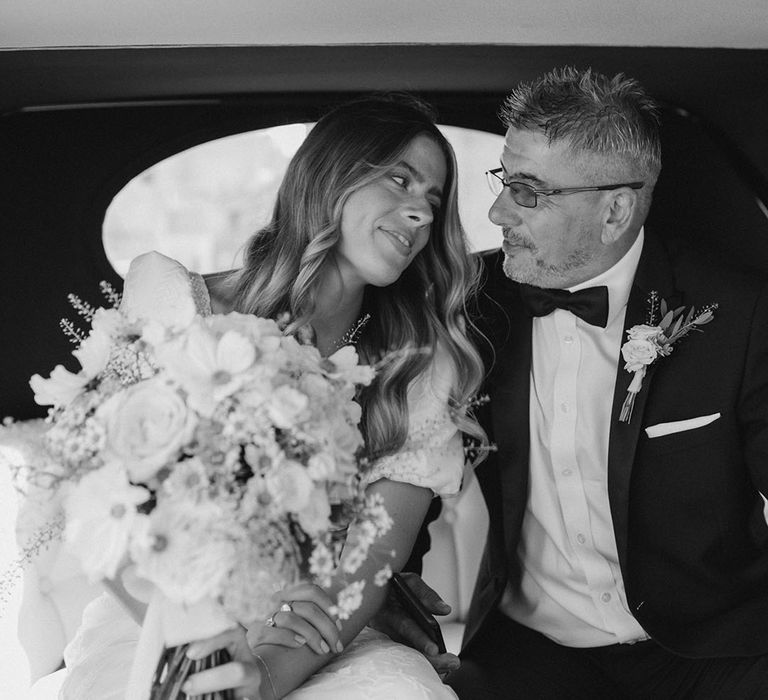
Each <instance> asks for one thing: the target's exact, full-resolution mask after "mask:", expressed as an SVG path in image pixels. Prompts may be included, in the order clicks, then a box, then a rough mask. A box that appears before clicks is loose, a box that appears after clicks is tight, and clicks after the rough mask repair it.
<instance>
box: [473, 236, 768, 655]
mask: <svg viewBox="0 0 768 700" xmlns="http://www.w3.org/2000/svg"><path fill="white" fill-rule="evenodd" d="M502 260H503V254H501V253H500V252H497V253H494V254H491V255H489V256H486V258H485V264H486V271H485V281H484V285H483V292H482V294H481V298H480V301H479V309H478V318H477V324H478V327H479V329H480V330H481V331H482V332H483V333H484V334H485V335H486V336H487V338H488V339H489V340H490V345H489V344H488V343H486V342H484V341H482V340H481V341H479V344H480V347H481V348H484V354H485V359H486V367H487V375H486V385H485V388H484V393H486V394H488V396H489V397H490V401H489V402H488V403H487V404H486V405H485V406H484V407H483V409H482V415H481V416H480V418H481V422H482V423H483V425H484V427H485V428H486V430H487V431H488V435H489V438H490V440H491V442H492V443H495V445H496V446H497V451H496V452H492V453H491V454H490V456H489V458H488V459H487V460H486V461H485V462H484V463H482V464H481V465H480V466H479V467H478V470H477V475H478V478H479V481H480V485H481V488H482V490H483V494H484V496H485V500H486V503H487V505H488V510H489V515H490V529H489V534H488V540H487V544H486V548H485V552H484V555H483V558H482V562H481V565H480V572H479V575H478V581H477V585H476V588H475V592H474V596H473V600H472V604H471V607H470V611H469V617H468V621H467V627H466V631H465V636H464V646H465V648H466V647H467V646H468V645H471V644H472V641H473V639H476V638H477V636H478V635H482V633H483V624H484V621H485V620H486V618H487V615H488V613H489V612H490V611H491V610H492V609H493V608H495V607H496V606H497V605H498V603H499V600H500V598H501V595H502V593H503V591H504V588H505V586H506V585H507V583H508V582H509V583H511V585H512V586H513V588H514V586H515V585H516V584H517V583H518V582H519V578H520V570H519V563H518V558H517V546H518V540H519V537H520V527H521V523H522V520H523V514H524V510H525V506H526V498H527V493H528V453H529V417H528V405H529V404H528V398H529V397H528V393H529V384H530V367H531V318H530V317H529V316H527V315H526V314H525V312H524V311H523V309H522V308H521V304H520V300H519V291H518V287H517V284H516V283H514V282H511V281H510V280H508V279H507V278H506V277H505V276H504V274H503V271H502ZM651 290H655V291H657V292H658V293H659V294H660V296H661V297H662V298H664V299H666V300H667V302H668V304H669V306H670V308H676V307H677V306H680V305H685V306H686V307H689V306H691V305H693V306H695V307H696V308H697V309H700V308H701V307H703V306H705V305H707V304H709V303H717V304H719V308H718V309H717V311H716V312H715V317H714V320H713V321H712V322H710V323H709V324H708V325H705V326H703V332H701V333H697V332H692V333H690V334H689V335H688V336H687V337H685V338H683V339H682V340H680V341H678V342H677V343H676V344H675V346H674V350H673V352H672V354H671V355H670V356H668V357H664V358H660V359H659V360H658V361H657V362H656V363H654V364H653V365H651V367H650V368H649V371H648V373H647V374H646V376H645V379H644V381H643V387H642V389H641V391H640V393H639V394H638V396H637V399H636V401H635V406H634V411H633V414H632V419H631V422H630V423H629V424H626V423H621V422H619V411H620V409H621V405H622V403H623V401H624V398H625V396H626V392H627V387H628V385H629V382H630V380H631V378H632V375H631V374H630V373H629V372H627V371H625V370H624V362H623V360H622V359H621V355H620V348H619V347H617V348H616V356H617V374H616V384H615V393H614V397H613V414H612V419H611V420H612V423H611V431H610V446H609V454H608V465H607V478H608V492H609V500H610V507H611V516H612V518H613V526H614V532H615V536H616V544H617V547H618V554H619V562H620V565H621V570H622V573H623V577H624V583H625V587H626V593H627V600H628V602H629V606H630V611H631V612H632V614H633V615H634V616H635V617H636V618H637V620H638V621H639V622H640V624H641V625H642V626H643V628H644V629H645V630H646V631H647V632H648V634H650V635H651V637H652V638H653V639H655V640H656V641H657V642H658V643H659V644H661V645H662V646H664V647H666V648H668V649H669V650H671V651H673V652H675V653H678V654H680V655H684V656H691V657H716V656H734V655H754V654H764V653H768V526H766V521H765V518H764V517H763V505H764V501H763V499H762V497H761V492H762V493H763V494H766V495H767V496H768V286H767V285H766V280H763V279H759V278H757V277H754V276H750V275H747V274H746V273H739V272H735V271H730V270H727V269H725V268H721V267H719V266H718V267H714V266H712V265H708V264H707V263H705V262H703V261H702V260H697V259H695V258H694V256H692V255H685V254H681V255H679V256H677V257H673V256H672V255H671V254H670V253H669V252H668V251H666V250H665V249H664V248H663V247H662V246H661V244H660V243H659V242H658V241H655V240H654V239H653V238H652V237H651V236H650V235H646V240H645V244H644V249H643V253H642V257H641V260H640V263H639V266H638V270H637V273H636V276H635V280H634V283H633V287H632V291H631V295H630V298H629V302H628V307H627V313H626V322H625V330H626V329H627V328H629V327H631V326H633V325H635V324H639V323H644V322H646V318H647V298H648V294H649V292H650V291H651ZM625 339H626V335H624V337H623V340H625ZM623 340H622V342H623ZM715 413H719V414H720V418H719V419H717V420H715V421H714V422H712V423H710V424H709V425H707V426H705V427H701V428H697V429H694V430H688V431H684V432H677V433H673V434H670V435H666V436H663V437H656V438H649V437H648V436H647V434H646V433H645V428H646V427H648V426H651V425H655V424H659V423H666V422H671V421H681V420H685V419H688V418H694V417H698V416H706V415H711V414H715Z"/></svg>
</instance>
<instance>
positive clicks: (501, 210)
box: [488, 190, 520, 226]
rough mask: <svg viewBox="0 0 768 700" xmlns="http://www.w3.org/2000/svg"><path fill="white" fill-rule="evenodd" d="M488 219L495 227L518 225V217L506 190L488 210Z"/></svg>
mask: <svg viewBox="0 0 768 700" xmlns="http://www.w3.org/2000/svg"><path fill="white" fill-rule="evenodd" d="M488 218H489V219H490V220H491V223H494V224H496V225H497V226H507V225H509V224H518V223H520V215H519V213H518V212H517V211H516V207H515V204H514V203H513V202H512V198H511V197H510V196H509V194H508V193H507V191H506V190H502V191H501V192H500V193H499V195H498V196H497V197H496V200H495V201H494V203H493V204H492V205H491V208H490V209H489V210H488Z"/></svg>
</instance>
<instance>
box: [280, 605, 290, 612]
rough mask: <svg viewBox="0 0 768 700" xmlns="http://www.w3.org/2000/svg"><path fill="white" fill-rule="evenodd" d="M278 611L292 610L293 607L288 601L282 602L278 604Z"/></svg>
mask: <svg viewBox="0 0 768 700" xmlns="http://www.w3.org/2000/svg"><path fill="white" fill-rule="evenodd" d="M279 612H293V608H292V607H291V604H290V603H283V604H282V605H281V606H280V611H279Z"/></svg>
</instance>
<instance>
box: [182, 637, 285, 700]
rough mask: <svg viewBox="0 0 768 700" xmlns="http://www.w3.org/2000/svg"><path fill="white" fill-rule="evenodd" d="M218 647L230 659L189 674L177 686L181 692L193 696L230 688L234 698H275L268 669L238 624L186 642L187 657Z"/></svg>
mask: <svg viewBox="0 0 768 700" xmlns="http://www.w3.org/2000/svg"><path fill="white" fill-rule="evenodd" d="M219 649H226V650H227V651H228V652H229V653H230V655H231V657H232V661H230V662H228V663H225V664H222V665H221V666H215V667H214V668H209V669H207V670H205V671H199V672H198V673H195V674H193V675H191V676H189V678H187V680H186V681H185V683H184V685H183V686H182V688H181V690H182V692H184V694H185V695H187V696H188V697H190V696H191V697H197V696H198V695H205V694H206V693H215V692H216V691H222V690H227V689H233V690H234V691H235V697H237V698H243V699H244V698H249V700H256V699H257V698H258V700H275V698H276V695H275V692H274V687H273V686H272V682H271V678H270V676H269V670H268V668H267V667H266V664H265V663H264V661H263V660H262V659H261V658H260V657H259V656H257V655H255V654H253V653H252V652H251V650H250V648H249V646H248V642H247V641H246V639H245V630H244V629H243V628H242V627H237V628H235V629H230V630H227V631H226V632H222V633H221V634H217V635H216V636H214V637H210V638H209V639H204V640H200V641H197V642H194V643H192V644H190V645H189V648H188V649H187V656H188V657H189V658H191V659H202V658H204V657H206V656H208V655H209V654H212V653H213V652H215V651H218V650H219Z"/></svg>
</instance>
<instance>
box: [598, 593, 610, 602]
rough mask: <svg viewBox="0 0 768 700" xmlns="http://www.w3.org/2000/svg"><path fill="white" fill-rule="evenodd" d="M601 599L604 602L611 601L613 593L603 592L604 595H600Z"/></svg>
mask: <svg viewBox="0 0 768 700" xmlns="http://www.w3.org/2000/svg"><path fill="white" fill-rule="evenodd" d="M600 600H602V601H603V602H604V603H610V602H611V594H610V593H603V595H601V596H600Z"/></svg>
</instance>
